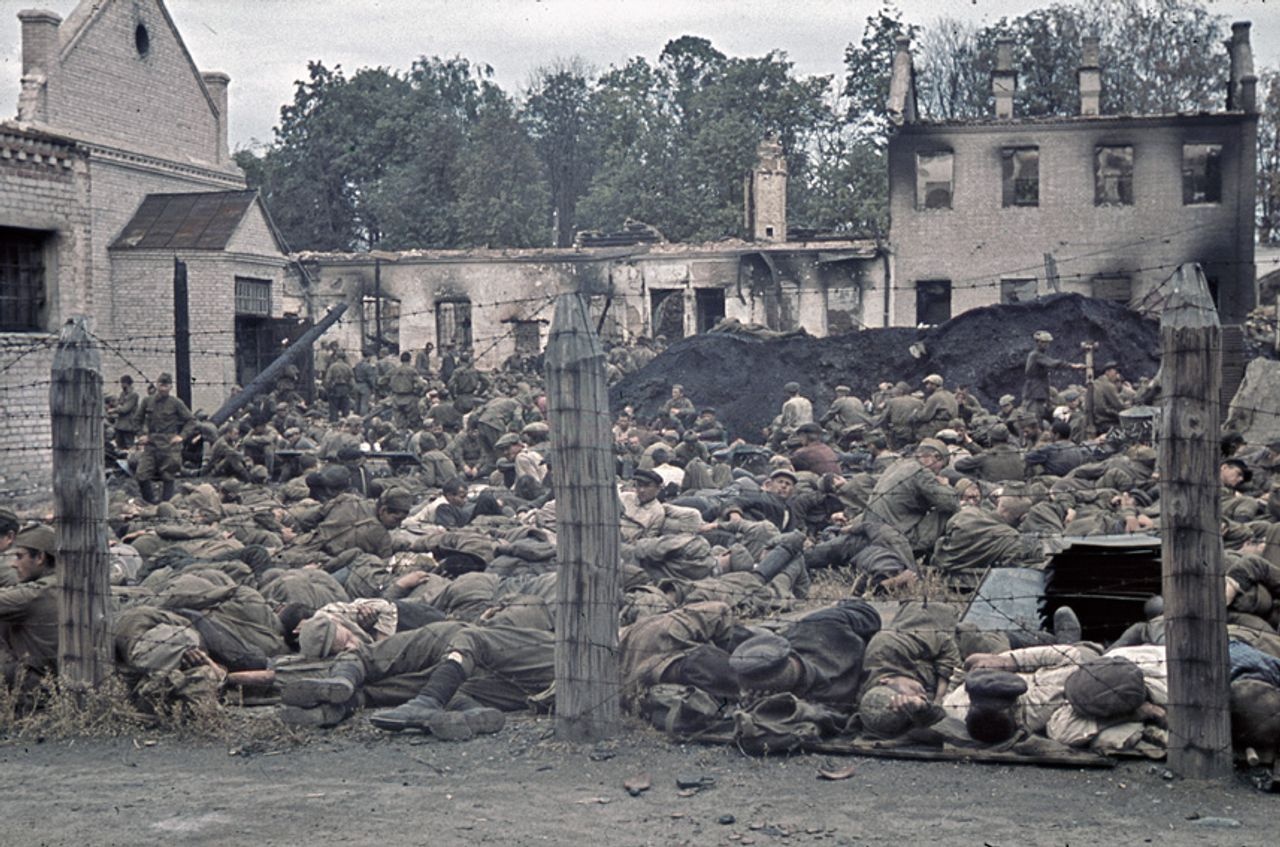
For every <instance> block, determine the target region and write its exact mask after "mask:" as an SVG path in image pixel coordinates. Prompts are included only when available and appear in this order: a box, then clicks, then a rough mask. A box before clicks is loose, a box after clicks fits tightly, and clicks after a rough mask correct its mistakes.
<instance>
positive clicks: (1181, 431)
mask: <svg viewBox="0 0 1280 847" xmlns="http://www.w3.org/2000/svg"><path fill="white" fill-rule="evenodd" d="M1160 344H1161V348H1162V352H1163V358H1162V362H1163V375H1162V382H1161V389H1162V395H1163V397H1164V410H1163V414H1162V415H1161V425H1160V463H1159V469H1160V535H1161V550H1162V552H1161V562H1162V565H1163V574H1164V579H1163V590H1164V608H1165V620H1166V621H1167V626H1168V629H1167V633H1168V637H1167V640H1166V650H1167V651H1168V653H1167V659H1168V663H1169V708H1168V717H1169V760H1168V761H1169V769H1170V770H1172V771H1173V772H1174V773H1176V774H1179V775H1180V776H1184V777H1188V778H1192V779H1207V778H1223V777H1230V776H1231V773H1232V755H1231V713H1230V709H1229V706H1228V687H1227V673H1228V662H1229V660H1228V656H1227V627H1226V587H1225V584H1224V580H1223V566H1222V535H1221V529H1220V527H1219V516H1220V513H1221V506H1220V504H1219V502H1218V489H1219V481H1218V462H1219V455H1220V453H1219V443H1218V439H1219V429H1218V417H1219V397H1218V389H1219V385H1220V383H1221V364H1222V329H1221V326H1220V325H1219V322H1218V313H1217V311H1216V310H1215V309H1214V306H1213V300H1212V299H1211V298H1210V296H1209V286H1208V284H1207V283H1206V281H1205V278H1204V274H1203V273H1202V272H1201V270H1200V267H1199V266H1198V265H1182V266H1181V267H1179V268H1178V270H1177V272H1176V273H1175V274H1174V279H1173V287H1172V294H1171V295H1170V296H1169V299H1168V300H1167V301H1166V303H1165V307H1164V313H1163V316H1162V318H1161V321H1160Z"/></svg>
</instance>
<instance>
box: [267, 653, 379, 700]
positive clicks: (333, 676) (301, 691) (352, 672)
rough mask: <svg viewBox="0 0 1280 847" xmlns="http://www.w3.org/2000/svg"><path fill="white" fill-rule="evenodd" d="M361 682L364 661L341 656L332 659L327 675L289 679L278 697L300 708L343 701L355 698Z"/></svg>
mask: <svg viewBox="0 0 1280 847" xmlns="http://www.w3.org/2000/svg"><path fill="white" fill-rule="evenodd" d="M363 683H364V663H363V662H358V661H356V662H352V661H347V660H343V661H341V662H334V664H333V666H332V667H331V668H330V669H329V675H328V676H325V677H311V678H307V679H297V680H293V681H291V682H290V683H289V684H288V685H286V686H285V687H284V690H283V691H281V692H280V699H281V701H282V702H284V703H285V704H287V705H289V706H301V707H303V708H311V707H313V706H320V705H322V704H325V703H331V704H334V705H343V704H345V703H348V702H350V701H351V700H353V699H354V698H355V695H356V691H358V690H359V688H360V686H361V684H363Z"/></svg>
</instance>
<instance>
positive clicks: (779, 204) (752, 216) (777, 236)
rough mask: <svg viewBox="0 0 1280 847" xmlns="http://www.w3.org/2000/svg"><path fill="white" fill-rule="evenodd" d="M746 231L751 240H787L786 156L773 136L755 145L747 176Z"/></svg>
mask: <svg viewBox="0 0 1280 847" xmlns="http://www.w3.org/2000/svg"><path fill="white" fill-rule="evenodd" d="M746 188H747V191H746V213H747V221H746V223H747V232H748V233H750V236H751V239H752V240H753V241H786V240H787V159H786V157H785V156H784V155H783V154H782V145H781V144H779V143H778V140H777V139H776V138H766V139H765V140H764V141H762V142H760V146H759V147H758V148H757V149H756V166H755V169H754V170H752V172H751V174H750V175H748V177H747V186H746Z"/></svg>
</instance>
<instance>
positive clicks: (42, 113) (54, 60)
mask: <svg viewBox="0 0 1280 847" xmlns="http://www.w3.org/2000/svg"><path fill="white" fill-rule="evenodd" d="M18 20H19V21H21V22H22V92H21V93H20V94H19V95H18V120H20V121H27V122H33V123H43V122H44V121H45V120H46V118H47V114H46V111H47V104H46V102H45V101H46V92H47V90H48V89H47V87H46V85H47V83H48V80H49V74H50V73H51V72H52V71H53V70H54V69H55V68H56V67H57V64H58V25H59V24H61V23H62V18H61V17H60V16H58V15H57V14H55V13H54V12H49V11H46V10H44V9H24V10H22V11H21V12H18Z"/></svg>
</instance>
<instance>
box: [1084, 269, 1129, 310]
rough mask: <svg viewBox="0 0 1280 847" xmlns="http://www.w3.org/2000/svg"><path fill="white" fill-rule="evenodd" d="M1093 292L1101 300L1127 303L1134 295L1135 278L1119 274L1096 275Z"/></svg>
mask: <svg viewBox="0 0 1280 847" xmlns="http://www.w3.org/2000/svg"><path fill="white" fill-rule="evenodd" d="M1092 293H1093V296H1094V297H1096V298H1098V299H1099V300H1113V301H1115V302H1117V303H1126V304H1127V303H1128V302H1129V300H1130V299H1131V298H1132V297H1133V280H1132V279H1130V278H1129V277H1127V276H1119V275H1108V276H1095V277H1094V278H1093V292H1092Z"/></svg>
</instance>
